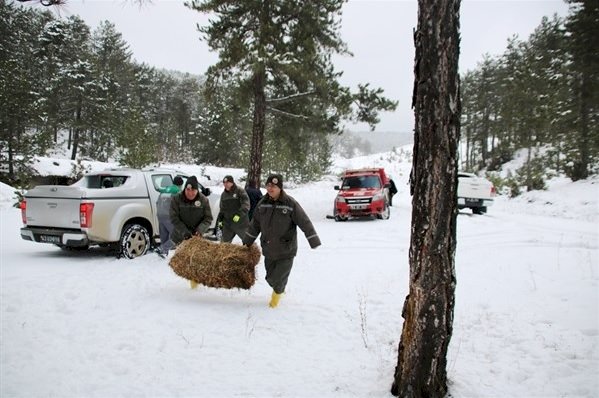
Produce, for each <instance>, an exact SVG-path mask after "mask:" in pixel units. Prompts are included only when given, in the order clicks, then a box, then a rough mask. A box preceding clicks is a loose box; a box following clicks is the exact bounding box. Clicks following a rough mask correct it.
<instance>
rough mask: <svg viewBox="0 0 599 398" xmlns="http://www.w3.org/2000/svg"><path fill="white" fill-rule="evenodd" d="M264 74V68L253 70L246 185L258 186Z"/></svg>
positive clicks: (261, 140) (263, 112)
mask: <svg viewBox="0 0 599 398" xmlns="http://www.w3.org/2000/svg"><path fill="white" fill-rule="evenodd" d="M265 82H266V74H265V71H264V68H261V69H259V70H258V71H256V72H255V74H254V78H253V88H254V121H253V125H252V147H251V150H250V165H249V167H248V180H247V181H248V185H249V186H251V187H253V188H260V175H261V174H262V148H263V147H264V129H265V126H266V120H265V117H266V94H265V92H264V85H265Z"/></svg>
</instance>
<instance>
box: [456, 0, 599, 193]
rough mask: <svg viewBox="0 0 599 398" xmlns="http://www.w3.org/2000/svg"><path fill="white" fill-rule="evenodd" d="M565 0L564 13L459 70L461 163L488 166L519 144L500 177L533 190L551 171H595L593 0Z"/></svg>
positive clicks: (596, 7) (596, 24) (597, 95)
mask: <svg viewBox="0 0 599 398" xmlns="http://www.w3.org/2000/svg"><path fill="white" fill-rule="evenodd" d="M570 3H571V4H570V12H569V15H568V16H567V17H566V18H559V17H557V16H553V17H552V18H547V17H545V18H543V21H542V23H541V24H540V25H539V26H538V27H537V28H536V29H535V31H534V33H533V34H532V35H531V36H530V37H529V38H528V40H526V41H522V40H519V39H518V38H517V37H512V38H510V39H509V40H508V46H507V49H506V50H505V52H504V53H503V54H501V55H498V56H491V55H487V56H485V57H484V59H483V60H482V61H481V62H480V63H479V64H478V67H477V68H476V69H475V70H472V71H467V72H466V73H464V74H463V75H462V76H461V91H462V93H461V95H462V128H461V142H462V148H464V149H463V153H461V162H462V165H463V166H462V167H463V168H464V169H466V170H471V171H479V170H486V171H489V172H492V171H493V170H497V169H498V168H499V167H500V166H501V165H502V164H504V163H506V162H508V161H510V160H512V159H513V156H514V153H515V151H516V150H518V149H525V150H526V151H527V161H526V163H525V164H524V166H523V167H522V169H521V170H519V171H518V172H517V174H516V175H514V176H513V177H512V179H511V181H507V183H508V184H511V185H513V186H518V185H519V186H526V187H528V189H541V188H543V187H544V181H545V180H546V179H547V178H548V177H551V176H552V175H556V174H565V175H567V176H568V177H570V178H572V180H574V181H576V180H579V179H584V178H586V177H588V176H589V175H590V174H596V173H597V172H598V171H599V170H598V166H599V164H598V160H599V157H598V156H599V86H598V84H599V53H597V51H596V49H597V48H598V46H599V3H597V2H592V1H584V2H583V1H581V2H575V1H572V2H570ZM489 174H490V175H491V176H492V174H493V173H489ZM495 182H496V183H497V185H498V186H501V185H502V184H505V183H506V181H503V182H502V181H497V180H496V181H495Z"/></svg>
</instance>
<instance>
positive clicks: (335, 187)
mask: <svg viewBox="0 0 599 398" xmlns="http://www.w3.org/2000/svg"><path fill="white" fill-rule="evenodd" d="M333 189H334V190H335V191H338V190H340V189H341V188H339V185H335V186H334V187H333Z"/></svg>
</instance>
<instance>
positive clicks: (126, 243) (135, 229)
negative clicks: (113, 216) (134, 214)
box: [119, 224, 152, 259]
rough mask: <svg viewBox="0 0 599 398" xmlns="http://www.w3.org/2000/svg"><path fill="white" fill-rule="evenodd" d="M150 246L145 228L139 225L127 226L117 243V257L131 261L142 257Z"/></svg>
mask: <svg viewBox="0 0 599 398" xmlns="http://www.w3.org/2000/svg"><path fill="white" fill-rule="evenodd" d="M151 244H152V240H151V239H150V234H149V233H148V230H147V228H146V227H144V226H143V225H140V224H127V225H125V227H124V228H123V234H122V235H121V240H120V241H119V248H120V251H119V257H124V258H128V259H132V258H135V257H139V256H143V255H144V254H146V253H147V252H148V249H149V248H150V246H151Z"/></svg>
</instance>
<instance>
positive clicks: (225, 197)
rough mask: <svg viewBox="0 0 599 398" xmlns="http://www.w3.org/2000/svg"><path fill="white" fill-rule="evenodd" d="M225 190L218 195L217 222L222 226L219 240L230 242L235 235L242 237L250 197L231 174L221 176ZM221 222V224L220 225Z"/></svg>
mask: <svg viewBox="0 0 599 398" xmlns="http://www.w3.org/2000/svg"><path fill="white" fill-rule="evenodd" d="M223 185H224V186H225V190H224V191H223V193H222V194H221V195H220V212H219V213H218V217H217V224H218V226H219V227H222V234H223V235H222V238H221V242H226V243H231V242H232V241H233V238H234V237H235V235H237V236H239V238H240V239H243V237H244V235H245V231H246V230H247V228H248V224H249V218H248V212H249V211H250V198H249V197H248V194H247V192H246V191H245V189H242V188H240V187H238V186H237V184H235V180H234V179H233V177H232V176H225V178H223ZM221 223H222V225H220V224H221Z"/></svg>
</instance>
